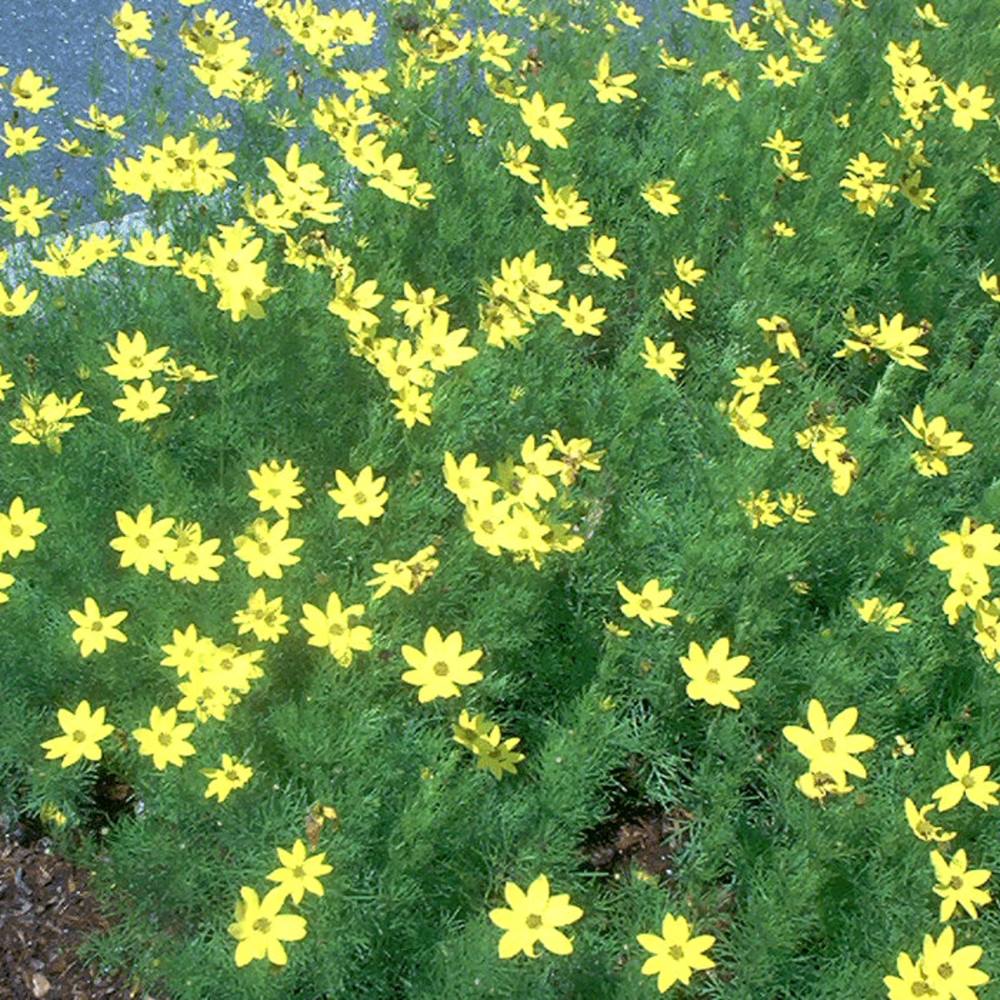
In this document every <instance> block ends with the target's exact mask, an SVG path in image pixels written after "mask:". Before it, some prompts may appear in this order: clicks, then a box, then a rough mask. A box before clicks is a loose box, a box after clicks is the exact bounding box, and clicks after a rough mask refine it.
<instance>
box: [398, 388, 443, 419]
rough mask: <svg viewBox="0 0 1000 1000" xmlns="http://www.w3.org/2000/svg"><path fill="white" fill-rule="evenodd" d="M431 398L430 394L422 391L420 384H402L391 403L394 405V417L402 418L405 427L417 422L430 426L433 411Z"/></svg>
mask: <svg viewBox="0 0 1000 1000" xmlns="http://www.w3.org/2000/svg"><path fill="white" fill-rule="evenodd" d="M431 399H432V397H431V394H430V393H429V392H424V391H423V390H422V389H421V388H420V386H417V385H413V384H410V385H404V386H403V387H402V388H401V389H400V390H399V395H398V396H394V397H393V399H392V405H393V406H394V407H396V411H397V412H396V419H397V420H402V421H403V423H404V424H405V425H406V427H407V428H412V427H414V426H416V425H417V424H425V425H427V426H430V422H431V413H432V412H433V407H432V404H431Z"/></svg>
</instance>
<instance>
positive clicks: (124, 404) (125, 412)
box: [111, 379, 170, 424]
mask: <svg viewBox="0 0 1000 1000" xmlns="http://www.w3.org/2000/svg"><path fill="white" fill-rule="evenodd" d="M122 393H123V395H122V396H121V397H120V398H119V399H113V400H112V401H111V404H112V405H113V406H116V407H118V409H119V410H120V411H121V412H120V413H119V414H118V422H119V423H125V422H130V423H136V424H142V423H145V422H146V421H147V420H155V419H156V418H157V417H161V416H163V414H165V413H169V412H170V407H169V406H168V405H167V404H166V403H164V402H163V397H164V396H165V395H166V394H167V387H166V386H165V385H160V386H154V385H153V383H152V382H151V381H150V380H149V379H145V380H144V381H142V382H140V383H139V387H138V388H136V387H135V386H132V385H129V384H127V383H126V384H125V385H123V386H122Z"/></svg>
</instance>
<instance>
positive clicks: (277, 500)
mask: <svg viewBox="0 0 1000 1000" xmlns="http://www.w3.org/2000/svg"><path fill="white" fill-rule="evenodd" d="M247 475H248V476H249V477H250V482H252V483H253V487H254V488H253V489H252V490H250V499H251V500H256V501H257V504H258V507H259V509H260V512H261V513H262V514H266V513H267V512H268V511H269V510H273V511H274V512H275V513H276V514H277V515H278V517H282V518H287V517H288V516H289V514H290V513H291V512H292V511H293V510H299V509H300V508H301V507H302V501H301V500H299V499H298V497H299V496H300V495H301V494H302V493H304V492H305V487H304V486H303V485H302V483H301V482H299V469H298V467H297V466H296V465H293V464H292V461H291V460H290V459H286V460H285V463H284V465H279V464H278V462H277V460H276V459H273V458H272V459H270V460H269V461H267V462H264V463H262V464H261V465H260V467H259V468H257V469H247Z"/></svg>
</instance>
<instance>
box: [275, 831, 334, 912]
mask: <svg viewBox="0 0 1000 1000" xmlns="http://www.w3.org/2000/svg"><path fill="white" fill-rule="evenodd" d="M277 851H278V860H279V861H280V862H281V867H280V868H275V869H274V871H273V872H271V873H270V874H269V875H268V876H267V879H268V881H269V882H277V883H278V886H279V888H280V890H281V891H282V892H284V893H285V894H286V895H287V896H288V898H289V899H291V901H292V902H293V903H301V902H302V898H303V897H304V896H305V894H306V893H307V892H311V893H314V894H315V895H317V896H322V895H323V891H324V890H323V883H322V882H320V880H319V878H320V876H321V875H329V874H330V872H332V871H333V866H332V865H328V864H326V860H325V859H326V854H325V852H321V853H319V854H313V855H310V854H309V852H308V851H307V849H306V845H305V842H304V841H302V840H296V841H295V843H294V844H293V845H292V849H291V850H290V851H286V850H284V849H283V848H281V847H279V848H277Z"/></svg>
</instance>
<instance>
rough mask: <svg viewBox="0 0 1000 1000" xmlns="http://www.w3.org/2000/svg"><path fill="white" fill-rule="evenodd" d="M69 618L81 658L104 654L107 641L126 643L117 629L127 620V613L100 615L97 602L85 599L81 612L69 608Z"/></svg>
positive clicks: (89, 598) (115, 612)
mask: <svg viewBox="0 0 1000 1000" xmlns="http://www.w3.org/2000/svg"><path fill="white" fill-rule="evenodd" d="M69 617H70V619H71V620H72V621H73V624H74V625H76V628H75V629H73V641H74V642H75V643H76V644H77V645H78V646H79V647H80V655H81V656H83V657H87V656H90V654H91V653H103V652H106V650H107V648H108V642H109V641H114V642H127V641H128V639H127V637H126V636H125V633H124V632H122V631H121V630H120V629H119V628H118V627H117V626H119V625H120V624H121V623H122V622H123V621H125V619H126V618H128V612H127V611H112V612H111V613H110V614H107V615H102V614H101V609H100V608H99V607H98V604H97V601H95V600H94V599H93V598H92V597H86V598H84V601H83V610H82V611H78V610H76V609H75V608H71V609H70V611H69Z"/></svg>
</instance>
